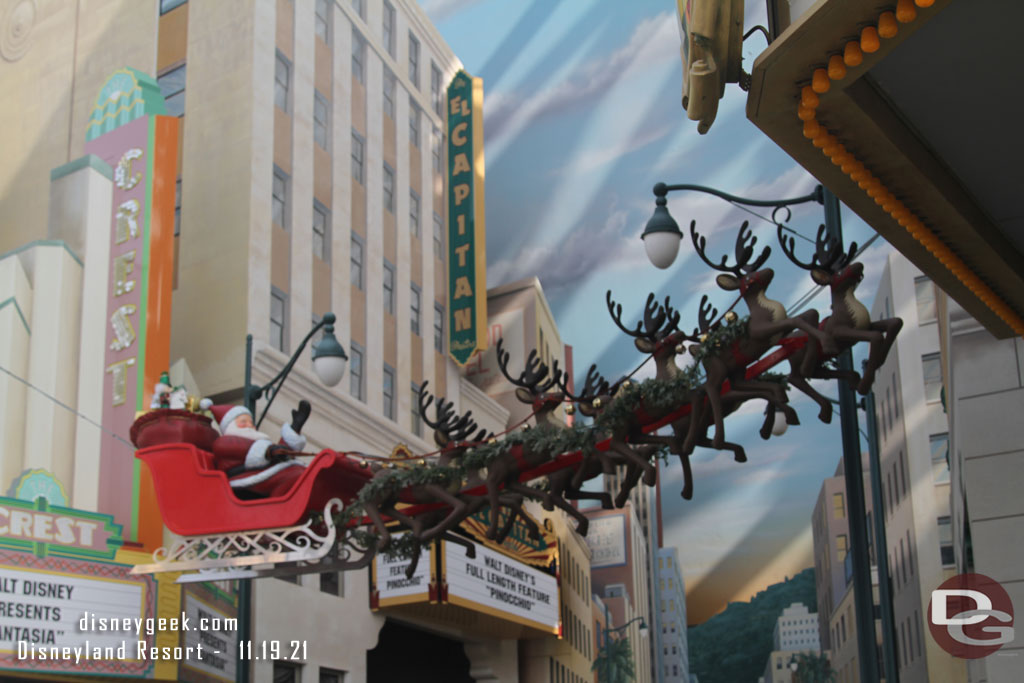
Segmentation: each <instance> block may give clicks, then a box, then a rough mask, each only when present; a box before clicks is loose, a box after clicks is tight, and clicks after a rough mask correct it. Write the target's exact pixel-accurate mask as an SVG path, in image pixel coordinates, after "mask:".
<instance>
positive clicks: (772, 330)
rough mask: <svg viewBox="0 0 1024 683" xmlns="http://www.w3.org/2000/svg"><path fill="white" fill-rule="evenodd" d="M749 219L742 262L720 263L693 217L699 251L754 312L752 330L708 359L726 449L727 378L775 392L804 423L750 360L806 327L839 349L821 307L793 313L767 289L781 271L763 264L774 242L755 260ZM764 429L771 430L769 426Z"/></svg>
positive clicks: (739, 386) (739, 244)
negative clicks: (749, 373) (821, 318)
mask: <svg viewBox="0 0 1024 683" xmlns="http://www.w3.org/2000/svg"><path fill="white" fill-rule="evenodd" d="M748 225H749V223H748V222H747V221H744V222H743V225H742V226H740V230H739V234H738V235H737V237H736V251H735V258H736V263H735V265H731V266H730V265H727V261H728V258H729V257H728V255H725V256H723V257H722V259H721V262H720V263H715V262H714V261H712V260H711V259H709V258H708V256H707V253H706V245H707V242H706V240H705V238H704V237H702V236H700V235H698V234H697V222H696V221H691V222H690V237H691V238H692V240H693V246H694V248H695V250H696V251H697V255H698V256H700V258H701V260H702V261H704V263H706V264H707V265H709V266H710V267H711V268H713V269H715V270H717V271H720V272H721V273H722V274H721V275H719V276H718V277H717V278H716V282H717V283H718V286H719V287H721V288H722V289H724V290H727V291H735V290H739V292H740V297H741V298H742V299H743V302H744V303H745V304H746V306H747V310H748V312H749V314H750V321H749V323H748V332H747V335H746V336H745V337H744V338H743V339H741V340H739V341H737V342H735V343H734V344H732V345H731V346H730V348H727V349H723V350H722V352H721V353H719V354H715V355H714V356H709V357H708V358H707V362H705V363H704V369H705V372H706V373H707V381H706V382H705V384H704V388H705V390H706V392H707V397H708V403H709V404H710V406H711V411H712V414H713V416H714V424H715V437H714V439H713V441H712V445H713V447H714V448H716V449H721V448H722V447H723V446H724V443H725V431H724V424H723V418H724V413H723V409H722V394H721V388H722V385H723V384H724V383H725V382H726V381H727V380H728V382H729V385H730V389H731V391H749V392H757V393H758V394H759V395H761V396H770V397H771V398H770V399H769V401H770V403H771V404H772V405H773V406H774V407H775V408H778V409H780V410H782V411H783V413H784V414H785V415H786V422H787V423H788V424H791V425H795V424H800V418H799V417H798V416H797V414H796V411H795V410H793V408H792V407H791V406H789V405H788V403H787V398H786V392H785V390H784V389H783V388H782V387H781V386H780V385H779V384H777V383H774V382H767V381H764V380H758V379H756V378H755V379H750V380H748V379H747V378H746V367H747V365H748V364H750V363H752V362H754V361H756V360H757V359H758V358H760V357H761V356H762V355H763V354H764V353H765V352H766V351H768V349H770V348H771V347H772V346H774V345H775V344H777V343H778V342H779V341H780V340H781V339H782V337H783V336H785V335H787V334H790V333H791V332H793V331H794V330H802V331H803V332H805V333H806V334H807V335H808V336H809V337H813V338H814V339H816V340H818V341H819V342H820V343H821V345H822V348H823V349H824V350H825V352H826V353H836V352H838V347H837V346H836V341H835V339H834V337H832V336H831V335H829V334H826V333H825V332H823V331H821V330H819V329H818V312H817V311H815V310H808V311H804V312H803V313H801V314H800V315H798V316H796V317H788V316H787V314H786V308H785V306H783V305H782V304H781V303H780V302H778V301H775V300H774V299H769V298H768V297H767V296H766V295H765V290H766V289H767V288H768V285H769V284H771V281H772V278H773V277H775V272H774V271H773V270H772V269H771V268H764V269H761V270H759V269H760V268H761V266H762V265H764V262H765V261H767V260H768V256H769V254H770V253H771V247H765V248H764V250H763V251H762V252H761V254H760V256H758V257H757V259H756V260H754V261H753V262H751V260H750V259H751V257H752V256H753V254H754V246H755V245H756V244H757V238H756V237H753V236H752V234H751V231H750V229H749V227H748ZM813 360H814V359H812V358H808V359H807V360H806V361H805V365H806V366H807V367H805V368H804V369H805V370H807V371H808V372H809V371H810V369H811V366H813ZM730 393H731V392H730ZM766 424H767V422H766ZM761 435H762V436H765V432H764V429H763V428H762V433H761ZM691 439H692V441H691V442H690V443H688V444H687V446H688V447H690V446H692V445H694V444H695V442H696V437H695V435H694V434H691Z"/></svg>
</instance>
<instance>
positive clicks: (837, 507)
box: [832, 493, 846, 519]
mask: <svg viewBox="0 0 1024 683" xmlns="http://www.w3.org/2000/svg"><path fill="white" fill-rule="evenodd" d="M832 516H833V517H834V518H836V519H843V518H844V517H846V506H845V505H843V494H841V493H833V494H832Z"/></svg>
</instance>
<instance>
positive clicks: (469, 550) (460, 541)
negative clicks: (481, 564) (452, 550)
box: [441, 531, 476, 560]
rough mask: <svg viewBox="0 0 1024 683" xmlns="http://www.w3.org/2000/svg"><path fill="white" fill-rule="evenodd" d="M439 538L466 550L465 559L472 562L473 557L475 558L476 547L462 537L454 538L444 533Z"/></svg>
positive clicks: (448, 533)
mask: <svg viewBox="0 0 1024 683" xmlns="http://www.w3.org/2000/svg"><path fill="white" fill-rule="evenodd" d="M441 538H443V539H444V540H446V541H448V542H449V543H454V544H456V545H461V546H462V547H463V548H465V549H466V557H468V558H469V559H471V560H472V559H473V558H474V557H476V547H475V546H474V545H473V544H472V543H470V542H469V541H467V540H466V539H464V538H463V537H462V536H456V535H455V534H453V533H451V532H448V531H446V532H444V533H443V534H441Z"/></svg>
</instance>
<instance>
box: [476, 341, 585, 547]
mask: <svg viewBox="0 0 1024 683" xmlns="http://www.w3.org/2000/svg"><path fill="white" fill-rule="evenodd" d="M497 352H498V367H499V368H500V369H501V372H502V374H503V375H505V378H506V379H507V380H508V381H509V382H511V383H512V384H514V385H515V386H516V387H517V388H516V398H518V399H519V400H520V401H522V402H523V403H528V404H530V405H532V406H533V410H534V419H535V420H536V424H537V426H536V429H567V427H566V425H565V423H564V422H562V421H561V420H559V419H558V418H557V417H556V416H555V414H554V413H555V410H557V409H558V407H559V406H560V405H561V404H562V402H563V400H564V399H565V395H564V394H563V393H562V392H561V391H550V390H551V389H552V388H555V387H557V386H558V384H559V380H560V377H561V374H562V373H561V370H559V369H558V364H557V362H556V363H554V364H552V368H551V369H550V370H549V369H548V366H547V365H546V364H544V363H542V362H541V361H540V358H539V357H538V356H537V350H536V349H533V350H531V351H530V354H529V356H528V357H527V359H526V367H525V368H524V370H523V372H522V373H521V374H520V375H519V377H512V375H510V374H509V371H508V361H509V353H508V351H506V350H505V349H504V348H502V343H501V341H500V340H499V341H498V347H497ZM558 455H559V453H548V452H543V451H540V450H534V449H530V448H527V447H525V445H523V444H516V445H514V446H512V448H511V449H510V450H509V452H507V453H505V454H503V455H500V456H498V457H497V458H495V459H494V460H492V461H491V462H490V463H489V464H488V465H487V477H486V485H487V497H488V500H489V501H490V504H491V523H490V526H489V527H488V528H487V533H486V535H487V538H490V539H494V538H495V537H496V536H497V534H498V521H499V516H500V515H499V505H500V500H501V494H502V491H503V490H504V491H510V492H512V493H518V494H521V495H523V496H526V497H529V498H534V499H537V500H541V501H542V502H548V501H550V502H551V503H552V504H553V505H555V506H557V507H558V508H560V509H561V510H564V511H565V512H566V513H567V514H569V516H571V517H573V518H574V519H575V520H576V530H577V531H578V532H579V533H580V535H586V533H587V528H588V526H589V524H590V522H589V520H588V519H587V518H586V516H585V515H583V514H582V513H581V512H580V511H579V510H577V509H576V508H574V507H573V506H572V505H570V504H569V503H568V502H566V500H565V499H564V498H561V497H559V496H552V495H551V494H550V492H541V491H538V490H537V489H533V488H530V487H529V486H526V485H525V484H522V483H520V481H519V475H520V474H521V473H523V472H525V471H527V470H531V469H534V468H536V467H538V466H540V465H543V464H544V463H547V462H549V461H551V460H552V459H553V458H554V457H556V456H558Z"/></svg>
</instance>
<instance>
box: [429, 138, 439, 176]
mask: <svg viewBox="0 0 1024 683" xmlns="http://www.w3.org/2000/svg"><path fill="white" fill-rule="evenodd" d="M430 154H431V156H432V157H433V158H434V172H435V173H440V172H441V131H439V130H438V129H437V128H435V129H434V134H433V135H432V136H431V138H430Z"/></svg>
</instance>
